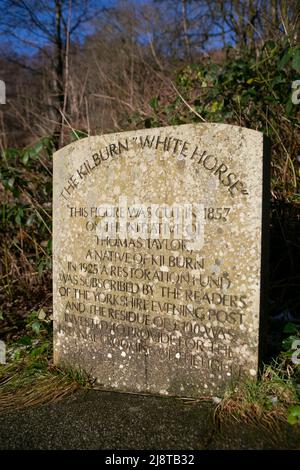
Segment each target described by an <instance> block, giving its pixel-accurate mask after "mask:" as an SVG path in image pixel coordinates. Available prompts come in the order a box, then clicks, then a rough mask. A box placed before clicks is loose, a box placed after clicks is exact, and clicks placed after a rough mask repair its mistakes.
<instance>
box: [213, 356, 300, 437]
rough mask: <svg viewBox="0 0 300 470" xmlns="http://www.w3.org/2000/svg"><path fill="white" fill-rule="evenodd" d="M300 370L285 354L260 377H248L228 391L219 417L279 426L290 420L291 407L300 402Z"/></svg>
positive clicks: (217, 411)
mask: <svg viewBox="0 0 300 470" xmlns="http://www.w3.org/2000/svg"><path fill="white" fill-rule="evenodd" d="M299 373H300V368H299V366H294V365H291V363H290V362H289V361H288V360H287V359H286V357H284V355H281V356H279V358H278V359H277V360H273V362H272V363H271V364H269V365H265V366H264V369H263V371H262V374H261V377H260V378H259V379H258V380H253V379H246V380H244V381H243V382H241V383H239V384H236V385H235V386H234V387H232V388H231V389H228V390H227V391H226V393H225V395H224V398H223V399H222V400H221V402H220V403H219V404H218V405H217V407H216V410H215V418H216V420H217V421H219V422H220V423H222V422H228V421H236V422H244V423H246V424H250V425H258V424H259V426H260V427H261V426H263V427H265V429H266V430H274V429H278V427H279V426H280V424H281V423H282V422H287V420H288V416H289V410H290V409H291V408H292V407H293V406H296V405H297V404H299V403H300V397H299V392H298V390H297V379H298V378H299Z"/></svg>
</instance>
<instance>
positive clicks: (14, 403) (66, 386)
mask: <svg viewBox="0 0 300 470" xmlns="http://www.w3.org/2000/svg"><path fill="white" fill-rule="evenodd" d="M8 352H9V355H10V356H11V358H10V360H9V362H8V363H7V364H5V365H1V366H0V412H5V411H10V410H15V409H22V408H25V407H28V406H34V405H41V404H44V403H50V402H54V401H57V400H61V399H62V398H65V397H66V396H68V395H71V394H72V393H74V392H75V391H76V390H78V389H79V388H83V387H88V386H89V385H90V379H89V377H88V376H87V374H85V373H84V372H82V371H80V370H73V369H69V368H66V369H61V368H58V367H56V366H54V365H53V363H52V341H50V340H49V339H48V338H46V339H45V338H43V339H36V340H34V341H33V342H32V343H31V344H30V345H27V346H24V345H20V342H16V343H13V344H12V345H11V346H10V347H9V348H8Z"/></svg>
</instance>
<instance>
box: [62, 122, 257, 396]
mask: <svg viewBox="0 0 300 470" xmlns="http://www.w3.org/2000/svg"><path fill="white" fill-rule="evenodd" d="M211 126H212V127H211V129H212V130H214V131H217V130H218V126H217V125H216V126H213V125H211ZM190 127H191V128H192V131H191V130H190V129H189V128H190ZM228 127H229V126H223V127H222V129H223V131H224V135H222V133H221V137H220V136H219V137H218V135H217V134H218V132H215V134H216V135H217V136H214V135H212V136H209V131H210V126H209V125H207V127H205V126H204V127H201V126H180V127H179V128H177V129H179V131H178V132H177V133H176V132H174V129H175V128H166V130H164V129H159V130H155V129H153V130H151V131H139V132H137V133H136V134H135V133H127V134H126V133H125V134H124V136H122V134H119V135H116V136H112V137H111V136H106V139H104V140H103V139H102V138H91V139H93V141H92V142H88V140H87V139H84V142H85V143H84V142H79V143H78V144H77V146H78V147H79V150H78V152H77V154H76V155H79V156H78V157H74V158H73V159H72V155H73V152H74V150H73V149H72V148H70V150H69V152H67V148H66V149H63V150H62V151H60V152H57V154H56V156H55V166H56V173H55V183H54V184H57V187H56V188H55V202H54V205H55V210H56V213H55V217H56V219H55V222H54V232H55V242H54V244H55V249H54V309H55V331H54V336H55V340H54V341H55V360H56V362H58V363H60V362H61V363H68V364H71V365H73V366H78V367H82V368H84V369H86V370H87V371H88V372H89V373H91V374H92V375H93V376H95V378H96V379H97V381H98V384H101V385H103V386H104V387H106V388H117V389H121V390H131V391H144V392H145V391H146V392H147V391H150V392H152V393H161V394H171V395H183V396H199V395H200V394H201V393H203V392H205V391H207V392H208V393H211V392H212V391H218V390H221V389H224V385H225V384H228V383H229V382H230V380H231V379H233V380H235V379H236V378H238V377H239V376H240V375H241V374H243V373H247V374H250V375H255V374H256V371H257V345H258V320H259V311H258V310H259V283H260V280H259V272H260V252H259V250H260V231H259V230H260V208H258V209H257V205H256V209H255V201H252V196H253V194H255V193H254V192H253V191H255V190H256V191H257V188H255V187H254V186H253V187H252V186H251V183H252V179H251V178H249V168H248V169H247V168H246V167H244V166H243V165H239V164H238V163H236V160H235V159H236V156H237V155H239V152H240V151H241V150H240V149H241V144H240V139H241V137H240V136H239V133H238V132H237V131H235V132H236V134H234V137H233V138H232V139H233V142H234V143H235V145H233V144H231V143H230V138H229V137H230V131H229V129H228ZM237 129H239V128H237ZM203 131H206V133H205V132H204V134H203ZM249 132H250V131H249ZM255 134H257V133H255ZM245 135H246V130H245ZM255 136H256V135H255ZM226 138H227V141H228V139H229V143H230V145H231V147H232V149H231V151H232V154H233V155H232V154H231V153H230V148H231V147H230V145H229V148H225V150H224V151H222V152H220V151H218V150H217V148H216V143H218V142H219V143H220V142H221V144H222V143H223V141H222V139H223V140H224V142H225V144H226ZM242 138H245V136H244V135H242ZM251 138H253V136H252V135H251ZM217 139H219V140H217ZM81 145H83V147H80V146H81ZM214 149H215V151H214ZM61 152H64V153H63V155H61ZM66 152H67V153H66ZM242 152H245V149H244V150H242ZM257 152H258V155H260V154H261V152H262V148H261V146H260V147H259V149H258V151H257ZM251 158H252V157H251ZM59 159H66V160H67V165H66V168H65V169H64V170H62V163H61V161H60V162H59ZM253 159H254V157H253ZM248 163H249V162H248ZM248 163H247V164H248ZM210 181H212V183H210ZM156 184H157V187H156ZM259 184H260V185H261V182H260V183H259ZM139 185H140V186H139ZM256 196H257V194H256ZM258 197H259V195H258ZM255 210H256V211H257V214H255V213H254V211H255ZM249 217H250V219H251V223H252V229H250V228H249V226H248V225H249V221H248V220H247V218H249ZM252 230H253V233H252ZM62 237H63V240H62ZM247 263H248V265H247Z"/></svg>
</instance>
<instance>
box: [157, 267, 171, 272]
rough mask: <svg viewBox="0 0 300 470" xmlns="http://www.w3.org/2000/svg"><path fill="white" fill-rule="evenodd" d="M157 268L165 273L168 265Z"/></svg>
mask: <svg viewBox="0 0 300 470" xmlns="http://www.w3.org/2000/svg"><path fill="white" fill-rule="evenodd" d="M159 269H160V270H161V271H163V272H164V273H167V272H168V271H169V268H168V266H161V267H160V268H159Z"/></svg>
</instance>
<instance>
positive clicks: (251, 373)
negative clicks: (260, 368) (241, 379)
mask: <svg viewBox="0 0 300 470" xmlns="http://www.w3.org/2000/svg"><path fill="white" fill-rule="evenodd" d="M249 373H250V375H252V377H254V376H255V375H256V370H255V369H250V370H249Z"/></svg>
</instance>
